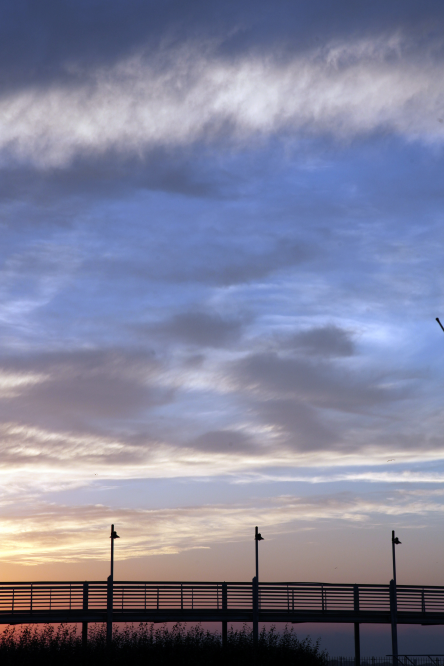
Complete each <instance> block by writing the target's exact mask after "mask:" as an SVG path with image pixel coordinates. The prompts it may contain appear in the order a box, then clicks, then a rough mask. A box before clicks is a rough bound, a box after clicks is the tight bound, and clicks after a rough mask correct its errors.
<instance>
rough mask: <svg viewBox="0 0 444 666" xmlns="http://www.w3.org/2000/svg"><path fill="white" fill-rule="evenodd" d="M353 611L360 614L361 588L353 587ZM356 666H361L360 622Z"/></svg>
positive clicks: (357, 628) (357, 633)
mask: <svg viewBox="0 0 444 666" xmlns="http://www.w3.org/2000/svg"><path fill="white" fill-rule="evenodd" d="M353 609H354V611H355V613H359V586H358V585H353ZM355 666H361V637H360V635H359V622H355Z"/></svg>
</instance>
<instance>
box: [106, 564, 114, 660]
mask: <svg viewBox="0 0 444 666" xmlns="http://www.w3.org/2000/svg"><path fill="white" fill-rule="evenodd" d="M107 582H108V588H107V595H106V610H107V616H106V644H107V646H108V647H109V646H110V645H111V641H112V640H113V577H112V576H108V581H107Z"/></svg>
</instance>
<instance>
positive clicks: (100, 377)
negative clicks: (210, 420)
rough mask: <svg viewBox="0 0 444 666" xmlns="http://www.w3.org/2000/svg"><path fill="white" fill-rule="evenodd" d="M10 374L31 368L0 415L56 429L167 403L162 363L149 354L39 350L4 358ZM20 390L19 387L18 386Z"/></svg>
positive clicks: (94, 425)
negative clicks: (29, 375)
mask: <svg viewBox="0 0 444 666" xmlns="http://www.w3.org/2000/svg"><path fill="white" fill-rule="evenodd" d="M1 366H2V368H3V371H4V373H5V376H6V377H8V376H9V375H10V373H11V371H12V370H14V372H15V373H16V374H18V375H19V376H24V377H26V376H27V373H29V372H30V371H32V372H33V373H34V375H33V376H34V377H36V378H37V379H35V380H34V381H27V382H24V383H23V384H20V385H16V388H15V392H14V394H13V395H9V397H8V396H5V397H4V398H3V400H2V402H1V403H0V418H2V419H3V420H6V421H9V422H10V421H15V420H16V421H17V422H18V423H21V422H23V421H24V422H25V423H27V424H33V425H37V424H39V425H40V426H43V427H46V428H47V427H50V428H51V427H52V428H55V429H56V430H57V429H59V428H63V429H65V430H70V429H73V430H78V429H80V431H82V430H84V429H85V428H92V430H93V431H94V430H95V429H96V428H99V430H100V429H101V427H103V424H104V423H105V422H108V423H110V422H114V423H118V422H119V421H121V420H125V419H127V418H130V417H133V416H135V415H136V414H138V413H140V412H144V411H146V410H149V409H150V408H152V407H153V406H157V405H159V404H165V402H167V403H168V402H170V401H171V400H172V396H173V390H172V388H171V387H168V388H165V387H162V386H161V385H160V384H159V382H156V381H154V378H156V379H157V378H158V377H159V372H161V366H160V364H159V362H158V361H156V360H155V359H154V358H153V357H152V355H149V354H146V353H143V352H141V353H138V352H128V353H124V352H122V351H116V350H111V351H102V350H88V351H73V352H58V353H57V352H56V353H42V354H40V355H37V354H36V355H34V356H28V357H23V358H9V359H2V361H1ZM19 389H20V390H19Z"/></svg>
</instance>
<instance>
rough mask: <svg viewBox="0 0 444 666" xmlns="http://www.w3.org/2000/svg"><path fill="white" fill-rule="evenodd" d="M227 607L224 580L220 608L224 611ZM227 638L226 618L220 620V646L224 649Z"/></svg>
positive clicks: (226, 591) (226, 592) (226, 589)
mask: <svg viewBox="0 0 444 666" xmlns="http://www.w3.org/2000/svg"><path fill="white" fill-rule="evenodd" d="M227 609H228V588H227V584H226V583H225V581H224V582H223V583H222V610H223V611H226V610H227ZM227 640H228V622H227V621H226V620H223V621H222V648H223V649H224V650H225V649H226V647H227Z"/></svg>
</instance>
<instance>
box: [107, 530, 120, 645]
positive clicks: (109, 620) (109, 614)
mask: <svg viewBox="0 0 444 666" xmlns="http://www.w3.org/2000/svg"><path fill="white" fill-rule="evenodd" d="M109 538H110V539H111V574H110V575H109V576H108V592H107V604H106V605H107V618H106V643H107V645H108V647H110V646H111V641H112V638H113V584H114V539H120V537H119V535H118V534H117V532H116V531H115V529H114V525H111V535H110V537H109Z"/></svg>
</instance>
